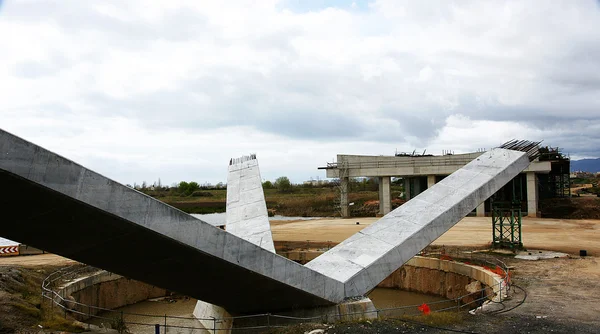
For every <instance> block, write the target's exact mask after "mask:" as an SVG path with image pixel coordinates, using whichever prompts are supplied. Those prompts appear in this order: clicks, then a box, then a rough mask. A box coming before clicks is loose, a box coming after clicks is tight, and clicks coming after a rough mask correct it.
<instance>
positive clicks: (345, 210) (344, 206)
mask: <svg viewBox="0 0 600 334" xmlns="http://www.w3.org/2000/svg"><path fill="white" fill-rule="evenodd" d="M348 182H349V180H348V178H347V177H343V178H341V179H340V188H341V189H340V208H341V211H342V217H344V218H348V217H350V207H349V206H348Z"/></svg>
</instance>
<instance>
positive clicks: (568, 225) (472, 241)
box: [272, 217, 600, 255]
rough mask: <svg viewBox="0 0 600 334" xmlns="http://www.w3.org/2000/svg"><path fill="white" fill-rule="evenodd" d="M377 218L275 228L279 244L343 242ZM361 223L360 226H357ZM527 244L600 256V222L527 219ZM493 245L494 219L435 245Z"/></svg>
mask: <svg viewBox="0 0 600 334" xmlns="http://www.w3.org/2000/svg"><path fill="white" fill-rule="evenodd" d="M375 221H377V218H352V219H319V220H310V221H300V222H287V223H283V222H277V223H276V224H272V231H273V239H274V240H275V241H307V240H310V241H321V242H326V241H332V242H341V241H343V240H345V239H347V238H348V237H350V236H351V235H352V234H354V233H356V232H358V231H360V230H362V229H363V228H365V227H367V226H369V225H370V224H372V223H373V222H375ZM356 222H359V223H360V225H356ZM522 233H523V243H524V245H525V247H527V248H532V249H546V250H555V251H562V252H566V253H570V254H579V250H580V249H586V250H587V251H588V254H590V255H600V220H568V219H541V218H523V227H522ZM491 241H492V219H491V218H490V217H466V218H464V219H463V220H461V221H460V222H459V223H458V224H456V225H455V226H454V227H452V228H451V229H450V230H449V231H448V232H446V233H445V234H443V235H442V236H441V237H440V238H439V239H437V240H436V241H434V243H433V244H434V245H447V246H483V245H487V244H489V243H491Z"/></svg>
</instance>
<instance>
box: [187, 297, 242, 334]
mask: <svg viewBox="0 0 600 334" xmlns="http://www.w3.org/2000/svg"><path fill="white" fill-rule="evenodd" d="M194 317H195V318H196V319H198V321H199V322H200V323H201V324H202V326H203V327H204V328H206V330H207V331H208V332H209V333H211V334H218V333H224V334H229V333H231V328H232V327H233V318H231V315H230V314H229V313H228V312H227V311H226V310H225V309H224V308H222V307H219V306H217V305H213V304H209V303H205V302H202V301H200V300H199V301H198V302H197V303H196V307H195V308H194Z"/></svg>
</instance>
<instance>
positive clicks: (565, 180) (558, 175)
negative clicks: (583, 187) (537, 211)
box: [538, 146, 571, 199]
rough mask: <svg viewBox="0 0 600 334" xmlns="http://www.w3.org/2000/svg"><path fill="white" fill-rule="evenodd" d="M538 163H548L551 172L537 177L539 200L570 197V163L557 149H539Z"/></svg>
mask: <svg viewBox="0 0 600 334" xmlns="http://www.w3.org/2000/svg"><path fill="white" fill-rule="evenodd" d="M539 150H540V157H539V160H540V161H550V163H551V171H550V173H548V174H545V175H544V174H542V175H539V176H538V177H539V179H540V198H543V199H544V198H561V197H571V178H570V172H571V161H570V159H569V158H568V157H567V156H565V155H564V154H563V153H562V152H560V148H558V147H548V146H546V147H540V149H539Z"/></svg>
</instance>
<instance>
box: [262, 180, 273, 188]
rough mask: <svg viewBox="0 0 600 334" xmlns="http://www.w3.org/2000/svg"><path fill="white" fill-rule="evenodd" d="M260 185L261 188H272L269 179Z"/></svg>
mask: <svg viewBox="0 0 600 334" xmlns="http://www.w3.org/2000/svg"><path fill="white" fill-rule="evenodd" d="M262 186H263V189H273V183H272V182H271V181H269V180H266V181H265V182H263V184H262Z"/></svg>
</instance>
